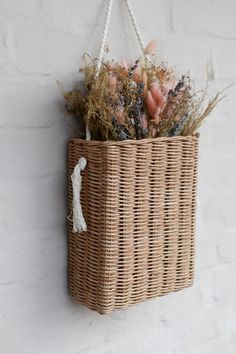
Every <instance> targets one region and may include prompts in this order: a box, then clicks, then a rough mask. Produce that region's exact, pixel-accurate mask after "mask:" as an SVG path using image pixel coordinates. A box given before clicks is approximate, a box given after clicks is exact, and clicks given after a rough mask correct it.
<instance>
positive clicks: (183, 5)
mask: <svg viewBox="0 0 236 354" xmlns="http://www.w3.org/2000/svg"><path fill="white" fill-rule="evenodd" d="M172 3H173V23H174V29H175V30H182V31H186V32H189V33H198V34H202V35H206V36H213V37H221V38H232V39H236V28H235V26H234V14H235V11H236V4H235V1H234V0H227V1H225V0H213V1H212V0H199V1H188V0H178V1H172ZM193 40H194V38H193Z"/></svg>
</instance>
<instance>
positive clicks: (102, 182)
mask: <svg viewBox="0 0 236 354" xmlns="http://www.w3.org/2000/svg"><path fill="white" fill-rule="evenodd" d="M81 156H84V157H85V158H86V159H87V161H88V165H87V167H86V169H85V171H84V172H83V173H82V178H83V179H82V191H81V204H82V209H83V213H84V217H85V220H86V223H87V228H88V231H87V232H83V233H81V234H74V233H73V231H72V224H71V222H70V225H69V290H70V293H71V295H72V296H73V297H74V298H75V299H76V300H77V301H78V302H80V303H82V304H84V305H86V306H88V307H89V308H91V309H93V310H96V311H98V312H99V313H108V312H110V311H112V310H114V309H120V308H124V307H126V306H128V305H131V304H134V303H138V302H141V301H143V300H145V299H149V298H153V297H155V296H162V295H165V294H167V293H169V292H171V291H177V290H180V289H182V288H185V287H188V286H190V285H192V282H193V275H194V234H195V210H196V180H197V160H198V136H188V137H180V136H179V137H171V138H156V139H144V140H139V141H136V140H133V141H130V140H129V141H120V142H113V141H111V142H110V141H109V142H99V141H85V140H81V139H72V140H71V141H70V144H69V178H68V181H69V209H70V210H71V208H72V194H73V193H72V185H71V180H70V175H71V174H72V172H73V169H74V167H75V165H76V164H77V162H78V159H79V158H80V157H81Z"/></svg>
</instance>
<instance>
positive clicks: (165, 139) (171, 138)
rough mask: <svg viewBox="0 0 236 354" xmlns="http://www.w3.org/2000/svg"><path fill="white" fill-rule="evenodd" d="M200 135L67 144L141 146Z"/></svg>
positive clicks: (80, 140)
mask: <svg viewBox="0 0 236 354" xmlns="http://www.w3.org/2000/svg"><path fill="white" fill-rule="evenodd" d="M199 136H200V134H199V133H195V134H194V135H186V136H182V135H178V136H171V137H157V138H146V139H140V140H134V139H127V140H119V141H115V140H106V141H101V140H85V139H82V138H70V139H69V142H70V143H80V144H81V143H83V144H88V145H94V144H96V145H100V146H111V145H114V146H120V145H129V144H132V145H141V144H146V143H152V142H154V141H158V142H166V141H184V140H185V141H188V140H198V139H199Z"/></svg>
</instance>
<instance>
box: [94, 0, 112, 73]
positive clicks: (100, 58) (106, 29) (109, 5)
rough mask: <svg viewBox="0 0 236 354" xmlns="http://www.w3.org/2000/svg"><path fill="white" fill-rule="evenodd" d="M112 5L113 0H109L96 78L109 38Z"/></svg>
mask: <svg viewBox="0 0 236 354" xmlns="http://www.w3.org/2000/svg"><path fill="white" fill-rule="evenodd" d="M112 5H113V0H109V1H108V6H107V12H106V18H105V24H104V28H103V33H102V41H101V46H100V50H99V54H98V63H97V71H96V74H95V78H96V77H98V75H99V73H100V70H101V65H102V58H103V55H104V50H105V44H106V39H107V32H108V28H109V24H110V18H111V11H112Z"/></svg>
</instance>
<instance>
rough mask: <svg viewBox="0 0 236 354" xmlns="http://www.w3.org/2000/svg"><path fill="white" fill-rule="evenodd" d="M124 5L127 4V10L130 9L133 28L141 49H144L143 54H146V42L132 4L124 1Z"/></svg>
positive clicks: (127, 0) (126, 0)
mask: <svg viewBox="0 0 236 354" xmlns="http://www.w3.org/2000/svg"><path fill="white" fill-rule="evenodd" d="M124 3H125V5H126V7H127V9H128V13H129V16H130V19H131V22H132V24H133V27H134V30H135V33H136V36H137V38H138V41H139V44H140V47H141V49H142V52H143V53H144V50H145V45H144V42H143V38H142V35H141V32H140V28H139V26H138V22H137V20H136V17H135V14H134V11H133V9H132V7H131V4H130V2H129V0H124Z"/></svg>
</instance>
